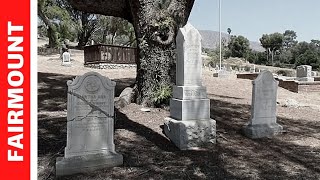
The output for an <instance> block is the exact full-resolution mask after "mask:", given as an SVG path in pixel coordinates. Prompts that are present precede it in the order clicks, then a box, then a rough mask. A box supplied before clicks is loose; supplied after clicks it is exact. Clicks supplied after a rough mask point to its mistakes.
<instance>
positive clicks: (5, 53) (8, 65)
mask: <svg viewBox="0 0 320 180" xmlns="http://www.w3.org/2000/svg"><path fill="white" fill-rule="evenodd" d="M0 42H1V43H0V58H1V60H0V82H1V87H0V93H1V94H0V96H1V98H0V121H1V123H0V144H1V146H0V167H1V173H0V178H1V179H10V180H15V179H19V180H22V179H30V1H27V0H20V1H18V0H11V1H3V2H1V6H0Z"/></svg>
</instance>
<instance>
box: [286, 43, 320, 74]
mask: <svg viewBox="0 0 320 180" xmlns="http://www.w3.org/2000/svg"><path fill="white" fill-rule="evenodd" d="M317 43H318V41H317V40H314V41H311V43H307V42H299V43H298V44H297V45H296V46H295V47H293V48H292V54H293V59H292V63H294V64H295V65H296V66H299V65H311V66H312V68H313V69H319V67H320V48H319V46H317Z"/></svg>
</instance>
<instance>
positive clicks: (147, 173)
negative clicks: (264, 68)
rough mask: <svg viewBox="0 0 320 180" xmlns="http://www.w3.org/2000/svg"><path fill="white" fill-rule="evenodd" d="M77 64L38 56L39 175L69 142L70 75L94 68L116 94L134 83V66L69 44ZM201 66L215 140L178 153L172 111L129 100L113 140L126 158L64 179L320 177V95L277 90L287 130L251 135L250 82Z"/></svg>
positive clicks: (50, 174)
mask: <svg viewBox="0 0 320 180" xmlns="http://www.w3.org/2000/svg"><path fill="white" fill-rule="evenodd" d="M71 58H72V66H71V67H63V66H61V65H60V64H61V61H60V59H59V55H48V56H38V179H54V178H55V162H56V157H62V156H63V155H64V147H65V146H66V135H67V132H66V130H67V128H66V118H67V110H66V103H67V93H66V92H67V86H66V81H67V80H71V79H73V78H74V77H75V76H76V75H83V74H84V73H85V72H88V71H96V72H99V73H100V74H102V75H104V76H107V77H109V78H110V79H112V80H113V81H116V82H117V86H116V96H119V94H120V93H121V91H122V90H123V89H124V88H125V87H127V86H130V85H132V83H134V81H135V75H136V73H135V69H134V68H131V69H129V68H127V69H111V70H110V69H109V70H98V69H90V68H85V67H83V51H80V50H73V49H72V50H71ZM212 73H213V72H212V71H209V70H207V69H204V70H203V84H204V85H205V86H206V87H207V93H208V98H209V99H210V104H211V109H210V111H211V118H213V119H215V120H216V121H217V143H216V144H215V145H211V146H210V147H209V148H208V149H201V150H197V151H180V150H179V149H178V148H176V147H175V146H174V145H173V143H171V142H170V141H169V140H168V138H166V137H165V136H164V133H163V132H162V128H163V123H164V118H165V117H167V116H168V115H169V112H168V111H167V110H164V109H159V108H150V112H143V111H141V110H140V109H141V108H142V106H140V105H137V104H130V105H128V106H126V107H124V108H122V109H116V125H115V145H116V151H117V152H118V153H121V154H122V155H123V158H124V164H123V165H122V166H120V167H114V168H108V169H103V170H100V171H96V172H93V173H88V174H79V175H74V176H67V177H65V178H63V179H70V180H71V179H75V180H85V179H96V180H98V179H99V180H102V179H157V180H160V179H308V180H309V179H320V166H319V164H320V118H319V117H320V93H309V94H308V93H299V94H298V93H293V92H290V91H288V90H285V89H283V88H280V87H279V88H278V98H277V120H278V123H279V124H280V125H282V126H283V128H284V130H285V132H284V133H283V134H281V135H278V136H275V137H273V138H263V139H258V140H252V139H249V138H247V137H245V136H244V135H243V134H242V127H243V126H244V125H245V123H246V122H248V120H249V119H250V105H251V90H252V84H251V81H250V80H245V79H236V77H235V75H232V76H231V77H229V78H226V79H219V78H215V77H212Z"/></svg>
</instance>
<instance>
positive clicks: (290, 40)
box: [283, 30, 298, 50]
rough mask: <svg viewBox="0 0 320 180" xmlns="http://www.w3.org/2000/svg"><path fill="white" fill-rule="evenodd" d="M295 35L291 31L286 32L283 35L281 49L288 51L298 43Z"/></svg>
mask: <svg viewBox="0 0 320 180" xmlns="http://www.w3.org/2000/svg"><path fill="white" fill-rule="evenodd" d="M296 38H297V33H296V32H294V31H293V30H286V31H285V32H284V33H283V48H284V50H288V49H290V48H291V47H293V46H295V45H296V44H297V43H298V41H296Z"/></svg>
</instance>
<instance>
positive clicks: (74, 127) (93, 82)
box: [56, 72, 123, 176]
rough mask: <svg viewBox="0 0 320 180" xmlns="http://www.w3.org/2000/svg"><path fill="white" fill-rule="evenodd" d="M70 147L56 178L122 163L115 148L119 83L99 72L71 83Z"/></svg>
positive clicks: (69, 107)
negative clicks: (115, 93) (117, 87)
mask: <svg viewBox="0 0 320 180" xmlns="http://www.w3.org/2000/svg"><path fill="white" fill-rule="evenodd" d="M67 85H68V102H67V109H68V114H67V146H66V147H65V150H64V157H59V158H57V161H56V175H57V176H63V175H70V174H75V173H82V172H87V171H92V170H96V169H100V168H105V167H113V166H117V165H121V164H122V163H123V157H122V155H121V154H118V153H117V152H116V151H115V145H114V142H113V141H114V139H113V134H114V88H115V85H116V83H115V82H113V81H111V80H110V79H108V78H107V77H104V76H101V75H100V74H98V73H96V72H88V73H86V74H84V75H83V76H77V77H76V78H75V79H74V80H73V81H71V80H69V81H68V82H67Z"/></svg>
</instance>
